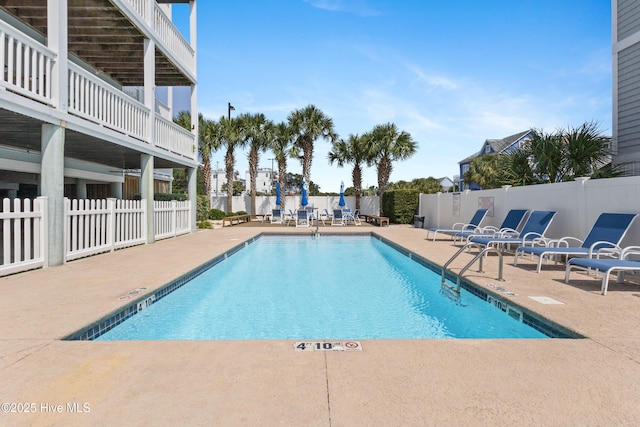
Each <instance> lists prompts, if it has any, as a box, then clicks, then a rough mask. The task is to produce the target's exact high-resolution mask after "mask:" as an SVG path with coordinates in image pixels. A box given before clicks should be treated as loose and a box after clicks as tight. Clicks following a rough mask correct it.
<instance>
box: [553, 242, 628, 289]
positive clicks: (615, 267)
mask: <svg viewBox="0 0 640 427" xmlns="http://www.w3.org/2000/svg"><path fill="white" fill-rule="evenodd" d="M619 254H620V255H619V258H617V259H611V258H606V259H602V258H572V259H570V260H569V261H568V262H567V267H566V270H565V275H564V282H565V283H569V275H570V274H571V270H572V269H578V270H585V271H587V272H588V271H590V270H591V269H596V270H600V271H602V272H603V273H604V275H603V276H602V286H601V288H600V293H601V294H602V295H606V294H607V288H608V287H609V276H610V275H611V273H613V272H617V275H618V278H617V283H622V282H623V281H624V273H625V272H634V273H635V272H640V260H634V259H628V257H629V256H630V255H640V246H628V247H626V248H624V249H622V250H621V251H619Z"/></svg>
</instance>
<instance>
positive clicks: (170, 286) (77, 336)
mask: <svg viewBox="0 0 640 427" xmlns="http://www.w3.org/2000/svg"><path fill="white" fill-rule="evenodd" d="M297 235H298V236H304V235H303V234H297ZM312 235H313V233H312ZM322 235H329V236H370V237H373V238H375V239H377V240H379V241H381V242H382V243H384V244H386V245H388V246H390V247H392V248H393V249H395V250H397V251H398V252H400V253H401V254H403V255H405V256H407V257H409V258H410V259H411V260H413V261H415V262H417V263H419V264H420V265H422V266H423V267H426V268H428V269H430V270H432V271H434V272H435V273H438V274H442V266H440V265H439V264H437V263H435V262H433V261H430V260H428V259H426V258H424V257H423V256H421V255H419V254H417V253H415V252H413V251H411V250H409V249H407V248H405V247H403V246H401V245H399V244H397V243H396V242H394V241H392V240H390V239H388V238H385V237H384V236H382V235H380V234H379V233H376V232H375V231H366V232H333V233H332V232H330V231H328V232H323V233H322ZM262 236H287V237H291V236H292V234H288V233H278V232H268V231H266V232H261V233H258V234H256V235H254V236H252V237H249V238H248V239H246V240H244V241H242V242H241V243H239V244H237V245H235V246H233V247H232V248H230V249H228V250H226V251H225V252H223V253H221V254H219V255H217V256H215V257H213V258H212V259H210V260H209V261H206V262H204V263H202V264H200V265H199V266H197V267H195V268H192V269H191V270H189V271H188V272H186V273H184V274H182V275H180V276H179V277H177V278H175V279H173V280H171V281H169V282H167V283H165V284H164V285H161V286H160V287H159V288H157V289H155V290H153V291H150V292H146V293H142V294H141V296H139V297H137V298H135V299H133V300H131V302H128V303H127V304H125V305H124V306H123V307H120V308H118V309H116V310H113V311H111V312H110V313H108V314H106V315H104V316H102V317H101V318H99V319H97V320H96V321H94V322H91V323H90V324H89V325H87V326H84V327H82V328H80V329H78V330H77V331H75V332H72V333H71V334H68V335H66V336H64V337H62V338H61V340H63V341H92V340H95V339H96V338H98V337H100V336H101V335H103V334H105V333H107V332H108V331H110V330H111V329H113V328H114V327H116V326H118V325H120V324H121V323H123V322H124V321H126V320H127V319H129V318H131V317H132V316H135V315H136V314H138V313H140V312H141V311H143V310H144V309H145V308H147V307H149V306H150V305H152V304H154V303H155V302H157V301H159V300H161V299H162V298H164V297H165V296H167V295H169V294H171V293H172V292H174V291H175V290H177V289H179V288H181V287H182V286H184V285H185V284H186V283H187V282H189V281H190V280H192V279H193V278H195V277H197V276H198V275H200V274H202V273H203V272H205V271H207V270H208V269H210V268H212V267H214V266H215V265H217V264H219V263H220V262H222V261H224V260H225V259H227V258H228V257H229V256H231V255H233V254H235V253H236V252H238V251H240V250H241V249H244V248H246V247H247V246H249V245H250V244H252V243H255V241H256V240H258V239H260V238H261V237H262ZM445 278H446V279H448V280H450V281H454V282H455V281H456V279H457V275H456V274H454V273H453V272H451V271H450V270H446V271H445ZM460 287H461V288H464V289H465V290H467V291H468V292H470V293H472V294H473V295H475V296H476V297H478V298H480V299H482V300H484V301H486V302H487V303H489V304H490V305H492V306H493V307H494V308H495V309H498V310H501V311H503V312H505V313H507V314H509V315H510V316H511V317H513V318H514V319H515V320H517V321H520V322H522V323H524V324H525V325H527V326H530V327H532V328H533V329H535V330H537V331H538V332H541V333H542V334H544V335H546V336H547V337H548V338H556V339H583V338H585V337H584V336H583V335H581V334H579V333H578V332H576V331H573V330H571V329H569V328H567V327H565V326H563V325H560V324H558V323H557V322H554V321H552V320H550V319H548V318H546V317H544V316H541V315H539V314H538V313H536V312H534V311H532V310H530V309H528V308H526V307H523V306H522V305H520V304H517V303H515V302H513V301H511V300H509V299H507V298H504V296H502V295H500V294H499V293H497V292H492V291H491V290H489V289H487V288H485V287H482V286H480V285H478V284H475V283H473V282H472V281H470V280H468V279H466V278H464V277H461V278H460ZM516 315H517V316H519V317H520V318H516V317H515V316H516ZM452 339H466V338H452ZM498 339H499V338H498ZM503 339H509V338H503Z"/></svg>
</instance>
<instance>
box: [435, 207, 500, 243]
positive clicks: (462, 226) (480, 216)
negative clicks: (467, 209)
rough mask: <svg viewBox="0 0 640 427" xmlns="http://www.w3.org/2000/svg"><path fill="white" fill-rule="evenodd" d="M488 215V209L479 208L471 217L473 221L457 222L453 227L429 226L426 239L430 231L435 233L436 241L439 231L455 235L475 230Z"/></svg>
mask: <svg viewBox="0 0 640 427" xmlns="http://www.w3.org/2000/svg"><path fill="white" fill-rule="evenodd" d="M486 215H487V209H478V210H477V211H476V213H475V214H474V215H473V218H471V221H469V222H468V223H464V222H456V223H455V224H453V225H452V226H451V228H438V227H431V228H428V229H427V237H426V238H425V239H426V240H429V233H433V241H434V242H435V241H436V235H437V234H438V233H445V234H449V235H454V234H456V233H460V232H465V231H475V230H477V228H478V227H479V226H480V223H481V222H482V221H483V220H484V217H485V216H486ZM452 238H453V236H452Z"/></svg>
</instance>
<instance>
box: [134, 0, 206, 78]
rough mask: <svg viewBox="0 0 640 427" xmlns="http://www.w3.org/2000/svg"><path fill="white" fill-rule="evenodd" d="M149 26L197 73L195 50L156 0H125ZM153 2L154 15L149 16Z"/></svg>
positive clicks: (188, 67) (170, 49) (189, 68)
mask: <svg viewBox="0 0 640 427" xmlns="http://www.w3.org/2000/svg"><path fill="white" fill-rule="evenodd" d="M124 1H126V3H128V5H129V6H130V7H131V9H132V10H133V11H135V12H136V13H137V14H138V15H139V16H140V18H142V20H143V21H144V22H146V23H147V24H148V25H149V27H151V28H152V29H153V31H154V32H155V34H156V35H157V36H158V39H159V40H160V41H161V42H162V44H163V45H164V46H165V47H166V48H167V49H168V50H169V52H171V53H172V54H173V56H175V57H176V58H177V59H178V60H179V61H180V62H181V64H183V65H184V66H185V68H187V69H188V70H189V71H190V72H192V73H195V71H196V61H195V52H194V51H193V49H192V48H191V45H189V43H188V42H187V41H186V40H185V38H184V37H183V36H182V34H180V31H178V29H177V28H176V26H175V25H173V22H171V19H170V18H169V17H168V16H167V15H166V14H165V13H164V12H163V11H162V9H161V8H160V6H159V5H158V4H157V3H156V2H155V0H124ZM150 1H151V2H153V4H152V7H153V12H152V13H153V16H149V2H150Z"/></svg>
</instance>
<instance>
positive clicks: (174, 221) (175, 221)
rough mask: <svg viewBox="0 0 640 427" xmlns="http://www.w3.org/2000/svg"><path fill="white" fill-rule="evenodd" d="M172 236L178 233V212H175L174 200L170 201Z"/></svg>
mask: <svg viewBox="0 0 640 427" xmlns="http://www.w3.org/2000/svg"><path fill="white" fill-rule="evenodd" d="M170 225H171V227H172V230H171V231H172V233H173V237H176V236H177V235H178V233H177V230H178V213H177V202H176V201H175V200H172V201H171V223H170Z"/></svg>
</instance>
